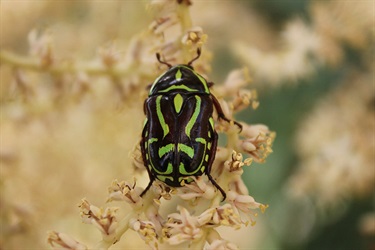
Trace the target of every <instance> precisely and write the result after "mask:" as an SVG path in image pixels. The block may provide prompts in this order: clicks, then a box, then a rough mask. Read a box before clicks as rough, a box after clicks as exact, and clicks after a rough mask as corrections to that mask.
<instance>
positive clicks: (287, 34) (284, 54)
mask: <svg viewBox="0 0 375 250" xmlns="http://www.w3.org/2000/svg"><path fill="white" fill-rule="evenodd" d="M309 11H310V17H311V22H310V23H307V22H306V21H303V20H302V19H301V18H295V19H294V20H292V21H289V22H288V23H287V24H286V27H285V30H284V32H283V33H282V36H281V41H282V44H283V45H282V48H281V49H276V51H271V52H264V51H262V50H260V49H259V48H256V47H254V46H252V45H248V44H246V43H244V42H243V41H238V42H236V43H235V44H234V45H233V50H234V52H235V53H236V54H237V55H238V57H239V58H241V59H242V61H244V62H245V63H246V64H247V65H249V67H250V68H251V69H252V73H253V75H254V78H255V79H257V81H260V82H262V83H263V82H268V83H269V84H272V85H279V84H281V83H286V82H288V83H291V82H297V80H298V79H303V78H305V77H308V76H310V75H311V74H312V73H314V71H315V70H316V68H317V67H318V66H321V65H332V66H338V65H340V63H341V62H342V61H343V59H344V55H345V53H344V50H345V46H349V47H351V48H354V49H356V50H362V51H366V50H368V48H369V47H371V43H372V42H373V38H374V35H375V33H374V29H373V15H374V11H373V3H372V2H371V1H361V2H358V3H357V4H352V3H351V2H340V1H311V4H310V8H309ZM285 80H288V81H285Z"/></svg>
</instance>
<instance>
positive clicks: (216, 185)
mask: <svg viewBox="0 0 375 250" xmlns="http://www.w3.org/2000/svg"><path fill="white" fill-rule="evenodd" d="M206 174H207V177H208V179H209V180H210V181H211V183H212V184H213V185H214V186H215V187H216V188H217V189H218V190H219V191H220V193H221V195H222V196H223V199H222V200H221V201H224V200H225V199H226V198H227V194H226V193H225V191H224V189H222V188H221V187H220V186H219V184H217V182H216V181H215V180H214V178H213V177H212V176H211V175H210V174H209V173H206Z"/></svg>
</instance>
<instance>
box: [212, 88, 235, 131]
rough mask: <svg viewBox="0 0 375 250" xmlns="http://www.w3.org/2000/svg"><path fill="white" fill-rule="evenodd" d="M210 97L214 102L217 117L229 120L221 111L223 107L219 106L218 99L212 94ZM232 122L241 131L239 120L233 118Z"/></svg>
mask: <svg viewBox="0 0 375 250" xmlns="http://www.w3.org/2000/svg"><path fill="white" fill-rule="evenodd" d="M211 98H212V101H213V103H214V106H215V109H216V112H217V115H218V117H219V119H222V120H224V121H226V122H229V123H230V122H231V120H230V119H228V118H227V117H226V116H225V114H224V112H223V109H222V108H221V106H220V103H219V101H218V100H217V99H216V97H215V96H214V95H212V94H211ZM233 123H234V124H236V125H237V127H238V128H239V129H240V130H241V131H242V125H241V124H240V123H239V122H236V121H235V120H233Z"/></svg>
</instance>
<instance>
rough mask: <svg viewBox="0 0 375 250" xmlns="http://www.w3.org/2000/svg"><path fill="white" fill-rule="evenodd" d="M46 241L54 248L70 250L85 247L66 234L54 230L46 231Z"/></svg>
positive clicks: (80, 249)
mask: <svg viewBox="0 0 375 250" xmlns="http://www.w3.org/2000/svg"><path fill="white" fill-rule="evenodd" d="M47 241H48V243H49V244H50V245H51V246H52V247H53V248H55V249H60V248H64V249H70V250H84V249H87V247H86V246H85V245H83V244H81V243H80V242H78V241H76V240H74V239H73V238H72V237H70V236H69V235H67V234H64V233H58V232H55V231H50V232H48V238H47Z"/></svg>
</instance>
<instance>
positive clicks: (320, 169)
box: [289, 73, 375, 207]
mask: <svg viewBox="0 0 375 250" xmlns="http://www.w3.org/2000/svg"><path fill="white" fill-rule="evenodd" d="M372 77H373V76H372V73H366V74H359V73H357V74H354V75H353V76H352V77H351V78H350V79H349V80H348V81H347V82H346V83H345V84H343V85H342V86H340V87H339V88H338V89H336V90H335V91H333V92H332V93H331V94H329V95H327V96H326V97H325V98H324V99H323V100H321V102H320V103H319V104H318V105H317V107H316V108H315V110H314V111H313V112H312V114H310V115H309V116H308V117H307V119H306V120H305V121H304V122H303V124H302V125H301V127H300V129H299V131H298V134H297V145H298V151H297V152H298V154H299V156H300V157H301V166H300V168H299V171H298V172H297V173H295V174H294V176H292V178H291V180H290V185H289V192H290V193H291V194H293V196H294V197H306V196H310V197H312V198H313V199H314V201H316V203H317V204H318V206H319V207H332V206H334V205H337V204H340V201H342V200H343V199H351V198H353V197H363V196H367V195H369V194H371V193H372V192H373V191H374V190H373V188H374V185H375V172H374V171H373V170H374V165H373V164H374V157H375V141H374V131H375V120H374V111H375V109H374V100H375V94H374V92H373V90H374V87H375V86H374V84H373V83H372V84H371V83H369V82H371V78H372Z"/></svg>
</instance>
